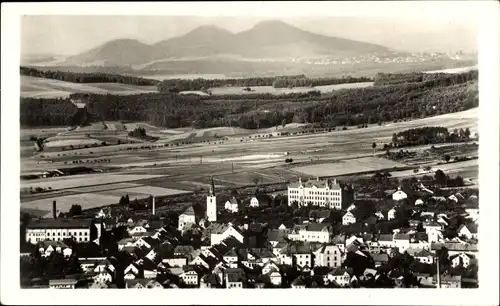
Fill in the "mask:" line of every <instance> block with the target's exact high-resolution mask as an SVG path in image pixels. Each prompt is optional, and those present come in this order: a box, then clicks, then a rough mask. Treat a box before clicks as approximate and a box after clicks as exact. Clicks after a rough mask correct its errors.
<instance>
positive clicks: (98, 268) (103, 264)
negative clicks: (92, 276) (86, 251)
mask: <svg viewBox="0 0 500 306" xmlns="http://www.w3.org/2000/svg"><path fill="white" fill-rule="evenodd" d="M103 271H109V272H111V273H115V266H114V265H113V264H112V263H111V262H110V261H109V260H107V259H103V260H101V261H99V262H97V263H96V265H95V266H94V272H103Z"/></svg>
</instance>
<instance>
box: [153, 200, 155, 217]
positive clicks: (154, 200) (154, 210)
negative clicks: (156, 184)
mask: <svg viewBox="0 0 500 306" xmlns="http://www.w3.org/2000/svg"><path fill="white" fill-rule="evenodd" d="M154 215H155V198H154V197H153V216H154Z"/></svg>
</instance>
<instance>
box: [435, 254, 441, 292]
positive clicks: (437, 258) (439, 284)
mask: <svg viewBox="0 0 500 306" xmlns="http://www.w3.org/2000/svg"><path fill="white" fill-rule="evenodd" d="M436 262H437V287H438V288H441V273H440V272H439V256H438V257H436Z"/></svg>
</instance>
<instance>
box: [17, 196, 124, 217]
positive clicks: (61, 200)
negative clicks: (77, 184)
mask: <svg viewBox="0 0 500 306" xmlns="http://www.w3.org/2000/svg"><path fill="white" fill-rule="evenodd" d="M119 200H120V197H118V196H108V195H102V194H95V193H81V194H75V195H69V196H61V197H54V198H46V199H41V200H35V201H29V202H24V203H21V209H25V208H28V209H39V210H47V211H51V210H52V202H53V201H56V203H57V209H59V210H61V211H62V212H67V211H69V209H70V208H71V205H73V204H78V205H81V206H82V209H89V208H93V207H99V206H106V205H112V204H118V201H119Z"/></svg>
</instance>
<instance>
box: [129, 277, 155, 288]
mask: <svg viewBox="0 0 500 306" xmlns="http://www.w3.org/2000/svg"><path fill="white" fill-rule="evenodd" d="M125 288H127V289H164V287H163V286H162V284H160V283H159V282H157V281H155V280H153V279H146V278H139V279H129V280H126V281H125Z"/></svg>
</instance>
